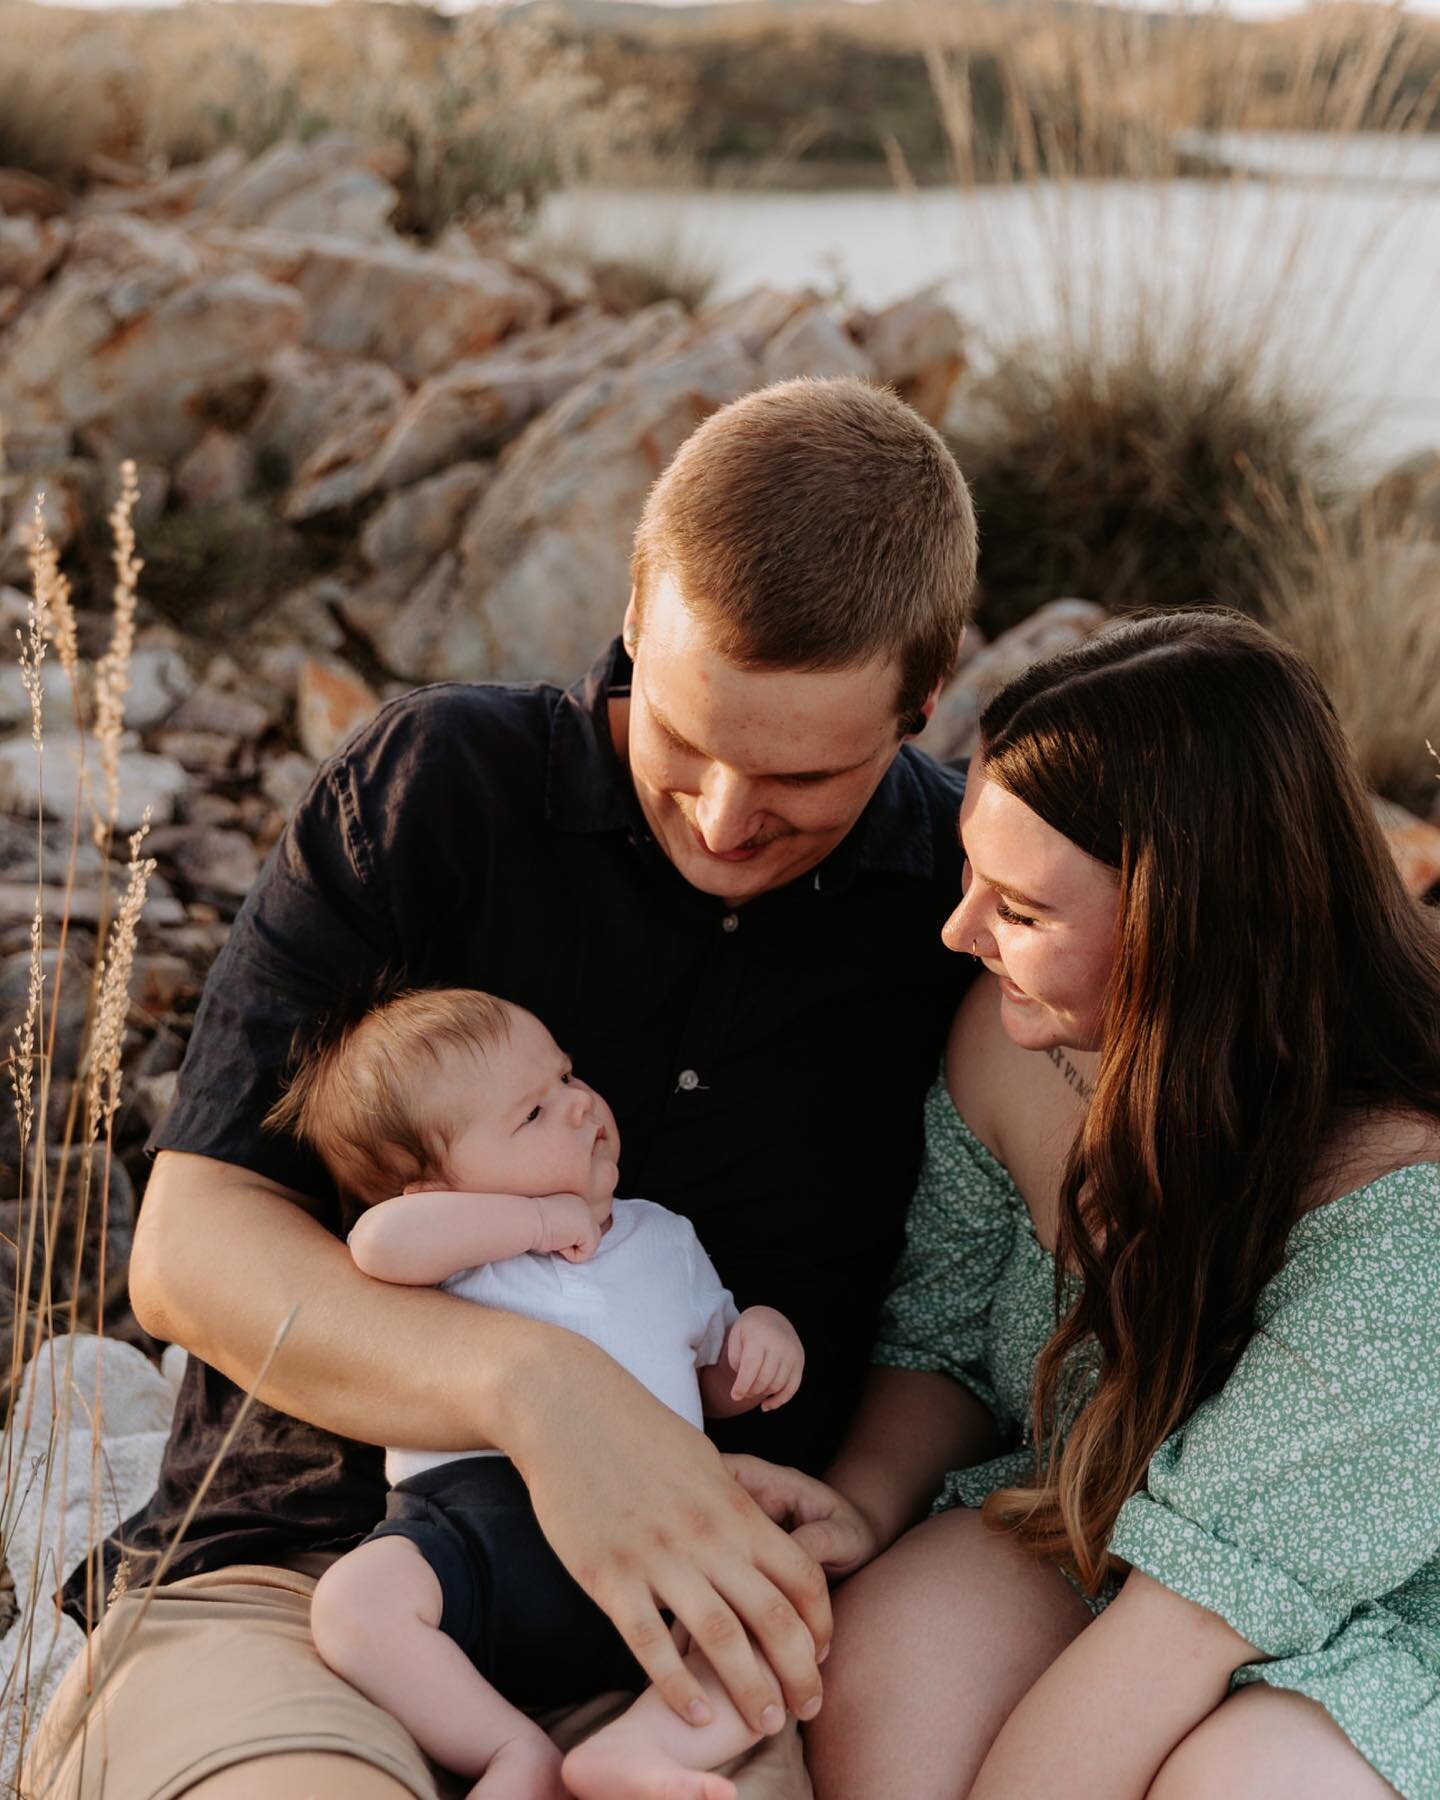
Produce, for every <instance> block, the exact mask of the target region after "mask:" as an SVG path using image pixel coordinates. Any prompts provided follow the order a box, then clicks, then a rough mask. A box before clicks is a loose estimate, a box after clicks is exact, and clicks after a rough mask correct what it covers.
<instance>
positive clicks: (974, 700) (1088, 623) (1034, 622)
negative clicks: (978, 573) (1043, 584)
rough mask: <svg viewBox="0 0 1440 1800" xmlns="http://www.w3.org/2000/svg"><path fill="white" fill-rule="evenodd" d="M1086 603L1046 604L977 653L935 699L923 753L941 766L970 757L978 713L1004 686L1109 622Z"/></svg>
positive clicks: (1101, 610) (1099, 609)
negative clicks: (956, 758)
mask: <svg viewBox="0 0 1440 1800" xmlns="http://www.w3.org/2000/svg"><path fill="white" fill-rule="evenodd" d="M1109 617H1110V615H1109V614H1108V613H1107V612H1106V611H1105V608H1104V607H1103V606H1097V605H1096V604H1095V603H1094V602H1093V601H1091V600H1052V601H1050V603H1049V604H1048V605H1047V606H1042V607H1041V608H1040V609H1039V610H1038V611H1037V612H1034V613H1032V614H1031V615H1030V617H1029V618H1028V619H1026V620H1024V621H1023V622H1022V623H1021V624H1019V625H1016V626H1015V627H1014V628H1013V629H1012V630H1010V631H1006V632H1002V633H1001V635H1000V636H999V637H997V638H996V639H995V641H994V643H993V644H988V645H987V646H986V647H985V648H984V649H983V650H979V651H977V652H976V653H975V654H974V655H973V656H972V657H971V658H970V659H969V661H968V662H966V663H965V665H964V667H963V668H962V669H961V670H960V673H959V674H958V675H957V676H956V677H955V679H954V680H953V681H952V682H951V683H950V685H949V687H947V688H946V689H945V692H944V693H943V694H942V695H941V696H940V703H939V705H938V706H937V707H936V708H935V712H934V714H933V716H932V717H931V720H930V723H929V725H928V726H926V728H925V734H924V738H923V740H922V743H923V748H924V749H926V750H927V751H929V753H930V755H931V756H935V757H939V758H940V759H941V760H942V761H943V760H945V759H947V758H952V757H959V756H971V755H973V754H974V752H975V745H976V742H977V732H978V728H979V723H980V714H981V713H982V712H983V711H984V709H985V703H986V701H988V700H989V699H990V697H991V696H992V695H993V694H997V693H998V692H999V691H1000V689H1001V688H1002V687H1004V685H1005V683H1006V682H1007V681H1011V680H1013V679H1014V677H1015V676H1017V675H1019V674H1022V673H1023V672H1024V671H1025V670H1026V669H1028V668H1029V667H1030V665H1031V663H1034V662H1039V661H1040V659H1041V658H1042V657H1045V656H1055V655H1057V654H1058V653H1059V652H1060V651H1061V650H1068V649H1070V648H1071V646H1072V645H1075V644H1082V643H1084V641H1085V640H1086V638H1090V637H1094V635H1095V633H1096V632H1097V631H1100V630H1103V628H1104V627H1105V625H1107V624H1108V623H1109Z"/></svg>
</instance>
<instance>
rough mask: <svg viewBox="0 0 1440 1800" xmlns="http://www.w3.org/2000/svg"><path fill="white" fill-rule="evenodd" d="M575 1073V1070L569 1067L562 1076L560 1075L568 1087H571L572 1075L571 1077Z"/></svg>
mask: <svg viewBox="0 0 1440 1800" xmlns="http://www.w3.org/2000/svg"><path fill="white" fill-rule="evenodd" d="M573 1073H574V1071H573V1070H571V1069H567V1070H566V1071H565V1073H564V1074H563V1075H562V1076H561V1077H560V1079H561V1080H562V1081H563V1082H564V1083H565V1085H566V1087H569V1085H570V1077H571V1075H572V1074H573Z"/></svg>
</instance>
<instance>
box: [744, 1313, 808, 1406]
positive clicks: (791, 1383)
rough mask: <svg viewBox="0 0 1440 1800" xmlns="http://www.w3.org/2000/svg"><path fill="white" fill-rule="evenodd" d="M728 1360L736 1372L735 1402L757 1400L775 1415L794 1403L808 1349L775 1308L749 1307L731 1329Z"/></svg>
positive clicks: (792, 1327) (782, 1314) (752, 1401)
mask: <svg viewBox="0 0 1440 1800" xmlns="http://www.w3.org/2000/svg"><path fill="white" fill-rule="evenodd" d="M725 1358H726V1361H727V1362H728V1363H729V1364H730V1367H731V1368H732V1369H733V1370H734V1371H735V1385H734V1387H732V1388H731V1390H730V1398H731V1399H732V1400H737V1401H739V1400H748V1401H750V1402H751V1403H752V1404H753V1403H754V1402H755V1401H756V1400H758V1401H759V1402H760V1410H761V1412H774V1410H775V1408H776V1407H777V1406H783V1405H784V1404H785V1402H786V1401H787V1400H793V1399H794V1397H795V1390H796V1389H797V1388H798V1387H799V1386H800V1376H801V1374H802V1372H803V1371H804V1368H805V1348H804V1346H803V1345H802V1344H801V1342H800V1338H799V1336H798V1334H797V1333H796V1330H795V1327H794V1326H793V1325H792V1324H791V1323H790V1321H789V1320H788V1319H787V1318H786V1317H785V1315H784V1313H778V1312H776V1311H775V1309H774V1307H773V1306H747V1307H746V1309H745V1311H744V1312H743V1313H741V1315H740V1317H739V1318H738V1319H737V1320H736V1321H735V1323H734V1324H733V1325H732V1326H731V1327H730V1335H729V1337H728V1338H727V1339H726V1342H725Z"/></svg>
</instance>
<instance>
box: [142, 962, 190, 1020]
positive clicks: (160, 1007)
mask: <svg viewBox="0 0 1440 1800" xmlns="http://www.w3.org/2000/svg"><path fill="white" fill-rule="evenodd" d="M200 985H201V984H200V983H199V982H198V981H197V980H196V978H195V975H194V974H193V972H192V971H191V968H190V965H189V963H188V962H186V961H185V959H184V957H183V956H172V955H171V954H170V953H169V952H168V951H163V950H148V951H142V952H140V953H139V954H138V955H137V956H136V958H135V963H134V967H133V969H132V970H131V974H130V999H131V1003H132V1004H133V1005H134V1006H136V1007H138V1008H139V1009H140V1011H142V1012H147V1013H153V1014H156V1015H163V1014H165V1013H169V1012H173V1011H174V1010H175V1002H176V1001H177V1000H179V999H180V998H181V997H182V996H184V997H186V998H188V999H193V998H195V997H197V996H198V994H199V992H200Z"/></svg>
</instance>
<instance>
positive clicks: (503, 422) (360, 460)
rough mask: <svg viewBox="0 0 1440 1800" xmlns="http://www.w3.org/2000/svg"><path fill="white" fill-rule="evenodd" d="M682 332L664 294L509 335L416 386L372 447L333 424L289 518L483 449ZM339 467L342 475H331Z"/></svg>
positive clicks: (397, 483) (681, 317)
mask: <svg viewBox="0 0 1440 1800" xmlns="http://www.w3.org/2000/svg"><path fill="white" fill-rule="evenodd" d="M689 335H691V334H690V331H689V327H688V322H687V319H686V315H685V311H684V308H683V307H681V306H680V305H679V303H678V302H676V301H673V300H665V301H659V302H657V303H656V304H655V305H654V306H650V307H647V308H646V309H645V311H644V312H641V313H636V314H635V315H634V317H632V318H629V319H614V318H610V317H608V316H606V315H603V314H601V315H595V314H589V315H582V316H581V317H580V318H579V319H576V320H566V321H564V322H562V323H561V324H559V325H555V326H552V327H550V328H548V329H546V330H542V331H535V332H528V333H525V334H523V335H522V336H519V337H516V338H513V339H507V340H506V342H505V343H504V344H503V345H501V346H500V348H499V349H498V350H495V351H492V352H491V354H490V355H488V356H480V357H470V358H467V359H466V360H465V361H464V362H460V363H457V364H456V365H455V367H454V368H453V369H447V370H445V372H444V373H443V374H440V375H434V376H432V377H431V378H430V379H429V380H428V381H425V382H422V383H421V385H420V386H419V387H418V388H417V389H416V391H415V393H414V394H413V395H412V396H411V397H410V399H409V400H408V401H407V402H406V403H405V404H404V406H401V407H398V408H396V409H395V410H394V411H393V413H392V415H391V418H390V423H389V428H388V429H387V430H386V432H385V434H384V436H383V437H377V438H376V440H375V448H374V450H373V452H372V453H369V454H366V455H364V456H363V457H362V456H358V455H357V450H356V446H357V444H360V443H362V442H363V441H364V434H356V433H355V432H353V431H352V430H351V429H350V422H349V421H340V422H338V423H337V424H336V427H335V429H334V431H333V432H331V433H330V434H329V435H328V436H327V437H326V438H325V440H324V441H323V442H322V443H321V444H319V445H318V446H317V447H316V449H315V450H314V452H313V455H312V461H311V464H310V465H309V466H308V467H307V469H306V470H305V471H303V472H302V476H301V477H300V478H299V479H297V481H296V484H295V488H294V490H293V491H292V493H291V495H290V497H289V499H288V501H287V503H286V511H287V515H288V516H289V517H290V518H292V519H299V518H309V517H313V516H314V515H315V514H316V513H319V512H322V511H333V510H336V509H337V506H338V505H340V504H344V505H354V504H356V503H357V502H359V501H361V500H364V499H367V498H368V497H369V496H370V495H371V494H375V493H388V492H391V491H393V490H394V489H397V488H404V487H409V486H411V485H412V484H413V483H415V482H418V481H421V480H423V479H425V477H427V476H430V475H433V474H435V473H436V471H437V470H442V469H445V468H447V467H449V466H450V465H451V464H453V463H457V462H462V461H468V460H471V459H473V458H475V457H478V456H486V455H489V454H491V453H492V452H494V451H496V450H498V449H499V448H500V447H501V446H502V445H503V444H505V443H507V442H508V441H509V440H510V439H511V438H513V437H514V436H516V434H517V433H518V432H519V431H520V430H521V429H522V427H524V426H525V425H527V424H528V423H529V422H530V420H531V419H533V418H534V417H535V416H536V414H537V413H541V412H544V411H545V409H546V408H547V407H550V406H553V405H554V404H555V403H556V401H558V400H560V399H562V398H563V397H564V395H566V394H567V393H569V392H570V390H571V389H572V388H575V387H578V386H579V385H580V383H581V382H583V381H586V380H588V379H589V378H590V377H591V376H592V375H594V374H595V373H596V371H597V370H599V369H606V368H620V367H623V366H625V365H627V364H629V363H632V362H636V361H638V360H640V359H641V358H643V357H645V356H650V355H655V354H659V353H661V352H662V351H663V350H664V348H665V347H666V346H667V345H672V344H677V343H678V342H681V341H683V340H684V338H686V337H688V336H689ZM377 410H378V409H377ZM342 468H343V469H344V470H346V471H347V473H346V475H345V478H344V479H343V480H340V481H336V480H332V479H331V477H332V476H333V475H334V474H335V473H336V472H337V471H338V470H340V469H342ZM322 481H323V485H321V482H322Z"/></svg>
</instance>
